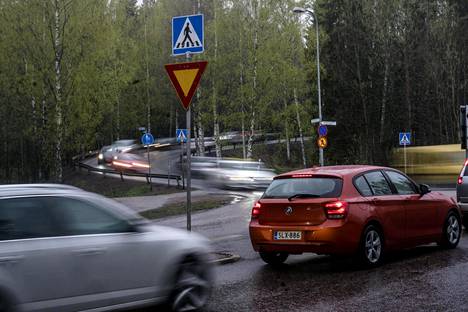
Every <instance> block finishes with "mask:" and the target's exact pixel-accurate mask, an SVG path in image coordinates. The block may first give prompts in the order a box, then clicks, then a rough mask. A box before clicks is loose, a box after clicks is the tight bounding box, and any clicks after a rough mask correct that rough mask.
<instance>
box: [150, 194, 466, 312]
mask: <svg viewBox="0 0 468 312" xmlns="http://www.w3.org/2000/svg"><path fill="white" fill-rule="evenodd" d="M244 195H245V196H246V198H244V199H243V200H242V201H241V202H239V203H235V204H232V205H229V206H225V207H223V208H220V209H215V210H210V211H207V212H203V213H198V214H195V215H194V216H193V219H192V224H193V230H194V231H196V232H200V233H202V234H204V235H205V236H207V237H209V238H210V239H212V241H213V248H214V249H215V250H217V251H231V252H234V253H237V254H239V255H240V256H241V260H240V261H238V262H236V263H232V264H226V265H222V266H217V267H216V268H215V275H216V281H215V287H214V291H213V295H212V297H211V301H210V303H209V305H208V306H207V308H206V309H205V311H207V312H208V311H209V312H214V311H465V310H466V311H468V304H466V301H468V237H467V236H468V235H466V234H465V235H464V237H463V238H462V240H461V242H460V245H459V247H458V248H457V249H455V250H442V249H440V248H439V247H437V246H436V245H435V244H434V245H428V246H422V247H417V248H415V249H412V250H406V251H402V252H398V253H394V254H391V255H388V257H387V261H386V263H385V264H384V265H383V266H381V267H379V268H376V269H371V270H368V269H362V268H360V267H359V266H358V265H356V264H355V262H353V261H352V260H350V259H346V258H333V257H330V256H317V255H313V254H308V255H300V256H290V258H289V259H288V260H287V262H286V265H284V266H283V267H281V268H271V267H269V266H268V265H265V264H264V263H263V261H262V260H261V259H260V258H259V256H258V255H257V254H256V253H255V252H254V251H253V250H252V248H251V245H250V241H249V236H248V222H249V218H250V210H251V206H252V203H253V201H254V199H255V198H256V197H259V196H260V195H261V194H260V193H256V194H252V193H245V194H244ZM158 223H159V224H165V225H170V226H175V227H180V228H184V227H185V216H184V217H175V218H169V219H165V220H162V221H159V222H158Z"/></svg>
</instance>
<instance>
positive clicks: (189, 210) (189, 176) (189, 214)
mask: <svg viewBox="0 0 468 312" xmlns="http://www.w3.org/2000/svg"><path fill="white" fill-rule="evenodd" d="M186 59H187V62H189V61H190V53H188V52H187V53H186ZM191 115H192V109H191V108H190V106H189V107H188V109H187V115H186V119H187V127H186V128H187V143H185V144H187V150H186V153H187V231H192V194H191V192H192V190H191V188H192V172H191V170H192V169H191V167H192V163H191V160H192V159H191V158H192V149H191V145H192V144H191V143H192V142H191V137H192V131H191V129H192V125H191V117H192V116H191Z"/></svg>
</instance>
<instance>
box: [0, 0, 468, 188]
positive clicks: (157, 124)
mask: <svg viewBox="0 0 468 312" xmlns="http://www.w3.org/2000/svg"><path fill="white" fill-rule="evenodd" d="M138 3H139V2H137V1H135V0H110V1H101V0H83V1H81V0H56V1H43V0H29V1H0V119H1V121H2V122H1V124H0V142H2V144H1V145H0V148H1V151H2V152H1V153H0V179H1V180H2V181H41V180H53V179H59V178H60V177H59V176H57V172H58V171H57V167H62V166H66V165H67V164H69V163H70V160H71V157H72V156H73V155H76V154H79V153H81V152H84V151H87V150H92V149H96V148H99V147H101V146H102V145H104V144H108V143H110V142H111V141H113V140H115V139H117V138H135V137H136V136H137V135H138V131H137V130H136V129H137V127H139V126H146V125H147V123H148V122H150V123H151V130H152V132H153V134H155V135H156V137H169V136H174V134H175V129H176V128H177V127H182V126H183V125H184V124H185V114H184V110H183V109H181V105H180V104H179V102H178V99H177V98H176V95H175V92H174V90H173V88H172V85H171V84H170V82H169V80H168V78H167V75H166V73H165V71H164V64H167V63H174V62H182V61H185V58H184V57H176V58H174V57H171V56H170V55H171V18H172V16H177V15H185V14H193V13H197V12H201V13H203V14H204V16H205V30H206V31H205V46H206V51H205V53H204V54H202V55H195V56H193V59H194V60H202V59H203V60H208V61H209V65H208V69H207V72H206V73H205V75H204V77H203V78H202V81H201V85H200V89H199V97H197V96H195V98H194V100H193V104H192V105H193V106H192V107H193V109H194V113H195V114H194V115H195V116H199V118H197V120H196V122H195V120H194V122H193V123H192V124H194V125H196V126H197V127H202V128H203V130H204V133H205V135H206V136H212V135H213V130H214V127H215V125H214V124H215V123H216V122H217V123H218V124H219V128H220V131H221V132H224V131H232V130H241V128H242V124H243V125H244V130H245V131H250V125H251V124H253V127H254V131H259V130H260V131H263V132H266V133H268V132H275V133H281V137H282V138H285V137H286V136H289V137H291V138H293V137H297V136H298V135H299V131H300V130H302V132H303V134H304V136H307V137H310V136H315V134H316V133H315V132H316V131H315V129H314V127H312V125H311V124H310V119H311V118H314V117H317V106H318V105H317V97H318V96H317V95H318V94H317V76H316V70H317V68H316V66H317V65H316V62H315V57H316V55H315V53H316V37H315V36H316V35H315V24H314V21H313V19H312V18H310V17H309V16H306V15H303V16H298V15H296V14H293V13H292V8H293V7H294V6H301V5H302V6H306V7H311V8H313V9H314V11H315V12H316V14H317V16H318V21H319V26H320V35H319V39H320V46H321V49H320V52H321V64H320V71H321V75H322V96H323V116H324V119H327V120H336V121H337V122H338V126H337V127H333V128H331V129H330V132H329V133H330V135H329V140H330V147H329V148H327V149H326V151H325V156H326V160H327V163H342V162H345V163H364V162H366V163H385V162H386V160H387V156H386V155H387V154H388V151H389V149H391V148H392V147H393V146H395V144H396V137H397V133H398V132H399V131H402V130H406V131H412V132H413V134H414V135H415V137H416V144H421V145H422V144H439V143H453V142H456V141H457V140H458V124H457V118H458V106H459V105H460V104H464V101H465V99H466V98H468V97H467V87H466V86H467V85H468V84H467V83H466V73H467V72H468V71H467V66H468V62H467V60H468V55H467V52H466V51H468V49H467V47H468V39H467V36H466V32H467V30H468V23H467V20H466V16H468V5H467V4H466V1H461V0H450V1H448V0H437V1H414V0H377V1H375V0H372V1H371V0H364V1H361V0H316V1H294V0H285V1H280V0H238V1H230V0H199V1H193V0H178V1H173V0H158V1H153V0H145V1H143V2H142V4H138ZM57 8H58V10H57ZM56 12H58V13H59V15H58V16H59V17H60V21H59V24H58V25H56V20H55V16H56V15H55V13H56ZM55 26H58V30H59V32H58V34H59V35H60V38H59V39H60V42H59V45H58V47H59V48H60V49H56V46H57V42H55V41H54V35H55V34H56V32H55ZM215 38H216V39H217V40H216V42H217V46H216V44H215ZM215 47H216V49H215ZM215 50H216V55H215ZM56 52H58V53H56ZM58 57H60V60H61V62H60V70H61V72H60V75H57V71H56V60H57V58H58ZM58 81H59V82H60V90H58V89H57V82H58ZM214 91H216V92H214ZM57 95H60V97H57ZM295 95H296V96H295ZM296 100H297V102H296ZM296 103H297V105H296ZM215 108H216V113H217V114H216V115H215V114H214V112H215V111H214V109H215ZM148 111H149V112H150V115H148ZM198 120H201V123H198ZM299 121H300V124H301V129H300V127H299ZM59 125H60V127H59ZM58 129H61V130H60V132H61V133H58V132H59V130H58ZM314 141H315V139H314V140H312V141H308V142H307V143H306V145H307V146H306V148H307V149H310V151H307V153H306V156H307V157H306V158H307V160H308V164H309V165H313V164H316V163H317V156H316V154H317V153H316V149H315V147H314V146H315V144H314V143H313V142H314ZM60 142H61V145H60V144H59V145H60V150H59V154H60V155H61V157H57V151H56V149H57V146H58V143H60ZM292 152H293V155H292V158H293V159H296V160H297V159H301V157H300V149H297V148H293V151H292ZM285 153H286V151H281V153H280V154H283V155H285ZM298 153H299V154H298Z"/></svg>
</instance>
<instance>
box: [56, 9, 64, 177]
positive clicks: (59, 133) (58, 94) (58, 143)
mask: <svg viewBox="0 0 468 312" xmlns="http://www.w3.org/2000/svg"><path fill="white" fill-rule="evenodd" d="M58 2H59V0H55V1H54V4H55V5H54V9H55V12H54V13H55V19H54V51H55V59H54V63H55V101H56V104H55V122H56V136H57V141H56V144H55V178H56V180H57V181H58V182H61V181H62V138H63V126H62V123H63V117H62V53H63V45H62V44H63V42H62V38H61V32H62V31H63V30H62V29H61V20H60V8H59V4H58Z"/></svg>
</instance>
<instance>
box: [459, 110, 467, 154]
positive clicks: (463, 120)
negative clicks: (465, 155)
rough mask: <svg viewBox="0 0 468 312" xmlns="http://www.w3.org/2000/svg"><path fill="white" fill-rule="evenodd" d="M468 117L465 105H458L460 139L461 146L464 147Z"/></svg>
mask: <svg viewBox="0 0 468 312" xmlns="http://www.w3.org/2000/svg"><path fill="white" fill-rule="evenodd" d="M467 119H468V116H467V111H466V106H465V105H463V106H460V139H461V148H462V149H466V120H467Z"/></svg>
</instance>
